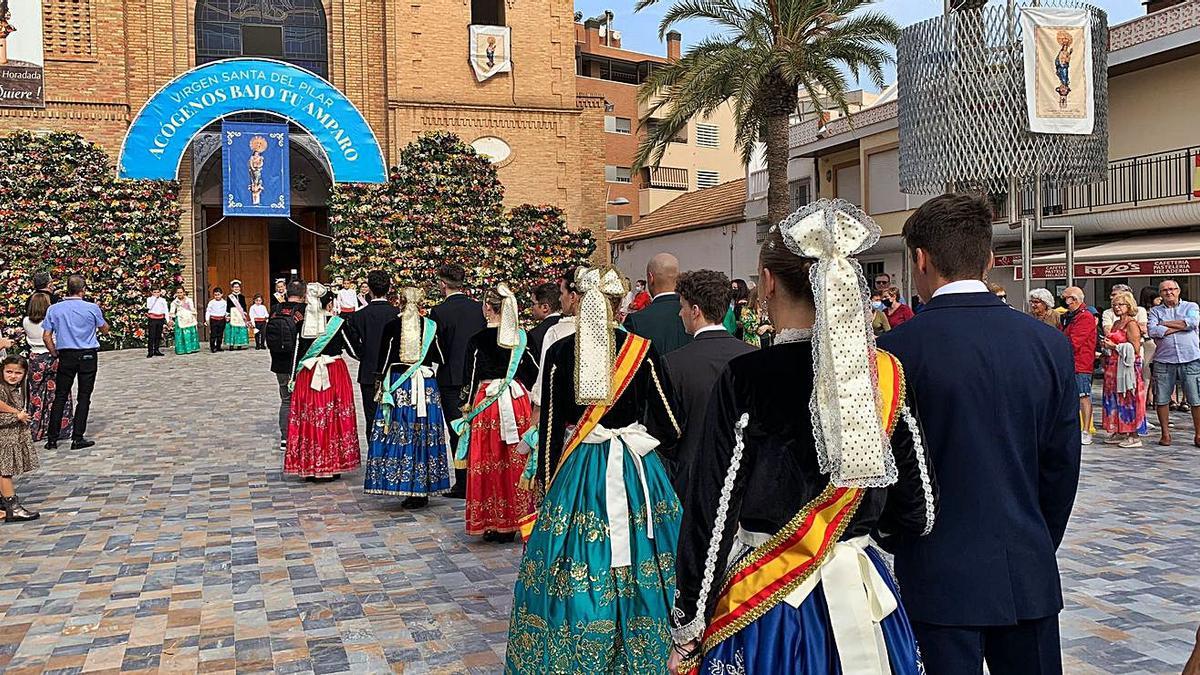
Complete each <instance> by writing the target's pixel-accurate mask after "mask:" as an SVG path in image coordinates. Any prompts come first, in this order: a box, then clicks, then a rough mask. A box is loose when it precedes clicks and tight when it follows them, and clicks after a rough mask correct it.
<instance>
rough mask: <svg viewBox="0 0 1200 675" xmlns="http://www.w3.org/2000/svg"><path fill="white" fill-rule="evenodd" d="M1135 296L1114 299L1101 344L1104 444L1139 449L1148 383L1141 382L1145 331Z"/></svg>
mask: <svg viewBox="0 0 1200 675" xmlns="http://www.w3.org/2000/svg"><path fill="white" fill-rule="evenodd" d="M1137 309H1140V307H1138V305H1137V303H1136V302H1134V300H1133V293H1131V292H1129V291H1118V292H1117V293H1116V294H1115V295H1114V296H1113V299H1112V311H1113V314H1114V315H1115V318H1114V319H1113V324H1112V326H1111V327H1110V328H1109V330H1108V331H1106V332H1105V335H1104V339H1103V340H1102V342H1101V344H1102V345H1103V346H1104V349H1105V359H1104V395H1103V398H1102V399H1101V404H1102V406H1103V409H1104V429H1105V431H1107V432H1108V434H1109V436H1108V440H1106V441H1105V443H1108V444H1110V445H1120V446H1121V447H1122V448H1140V447H1142V440H1141V439H1140V438H1138V433H1139V432H1140V431H1141V430H1142V428H1143V427H1144V425H1145V422H1146V383H1145V381H1143V380H1142V335H1143V333H1142V327H1141V325H1140V324H1139V323H1138V321H1137V313H1136V310H1137Z"/></svg>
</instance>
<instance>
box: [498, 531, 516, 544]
mask: <svg viewBox="0 0 1200 675" xmlns="http://www.w3.org/2000/svg"><path fill="white" fill-rule="evenodd" d="M516 536H517V533H516V532H493V533H492V541H494V542H496V543H497V544H511V543H512V542H513V540H514V539H515V538H516Z"/></svg>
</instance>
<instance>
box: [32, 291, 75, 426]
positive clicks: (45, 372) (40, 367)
mask: <svg viewBox="0 0 1200 675" xmlns="http://www.w3.org/2000/svg"><path fill="white" fill-rule="evenodd" d="M49 310H50V295H49V294H47V293H42V292H37V293H34V294H33V295H32V296H31V297H30V298H29V313H28V314H26V315H25V318H24V319H22V320H21V327H22V328H24V329H25V341H26V342H27V343H28V344H29V375H28V379H27V380H26V381H27V382H28V383H29V397H28V399H27V400H26V409H27V410H28V411H29V431H30V433H31V434H32V436H33V440H34V442H35V443H37V442H41V441H43V440H45V438H46V423H47V422H48V421H49V419H50V408H51V406H53V405H54V396H55V392H56V391H57V389H56V386H55V379H56V378H57V377H58V358H57V357H55V356H54V355H53V354H51V353H50V350H49V349H47V348H46V341H45V339H44V335H43V333H44V330H43V328H42V321H43V320H45V318H46V312H48V311H49ZM63 395H64V396H65V397H66V402H65V403H64V404H63V417H62V427H61V428H60V429H59V437H60V438H61V437H62V436H67V437H69V436H70V435H71V430H72V427H73V426H74V424H75V420H74V418H73V412H72V410H73V409H74V405H72V400H71V399H72V397H71V390H70V389H68V390H67V391H65V392H63Z"/></svg>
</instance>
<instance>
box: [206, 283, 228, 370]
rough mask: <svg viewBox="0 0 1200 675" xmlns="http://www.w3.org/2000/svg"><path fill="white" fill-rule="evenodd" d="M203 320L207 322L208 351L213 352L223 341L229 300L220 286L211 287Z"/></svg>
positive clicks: (219, 348)
mask: <svg viewBox="0 0 1200 675" xmlns="http://www.w3.org/2000/svg"><path fill="white" fill-rule="evenodd" d="M204 320H205V321H207V322H208V351H209V352H211V353H213V354H215V353H217V352H219V351H224V350H223V349H221V343H223V342H224V341H225V322H226V321H228V320H229V302H228V301H227V300H225V293H224V291H222V290H221V287H220V286H217V287H216V288H214V289H213V292H212V300H209V301H208V307H207V308H206V309H205V310H204Z"/></svg>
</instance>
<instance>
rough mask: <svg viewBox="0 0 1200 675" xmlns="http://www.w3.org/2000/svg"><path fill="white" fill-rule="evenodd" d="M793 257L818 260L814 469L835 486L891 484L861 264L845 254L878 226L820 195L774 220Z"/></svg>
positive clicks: (871, 238)
mask: <svg viewBox="0 0 1200 675" xmlns="http://www.w3.org/2000/svg"><path fill="white" fill-rule="evenodd" d="M779 229H780V232H781V234H782V235H783V241H784V243H785V245H786V246H787V247H788V250H789V251H791V252H792V253H793V254H795V255H797V256H800V257H804V258H813V259H815V260H816V261H817V262H816V264H815V265H813V266H812V268H811V270H810V272H809V274H810V278H811V281H812V287H813V297H814V301H815V304H816V310H817V315H816V325H815V326H813V352H814V354H813V394H812V400H811V401H810V408H811V410H812V413H813V437H814V439H815V441H816V447H817V457H818V459H819V461H820V467H821V471H822V472H825V473H828V474H829V476H830V482H831V483H832V484H833V485H836V486H838V487H885V486H887V485H890V484H892V483H894V482H895V481H896V462H895V459H894V458H893V457H892V453H891V442H890V440H889V439H888V437H887V434H885V433H884V431H883V423H882V420H881V417H880V412H879V386H878V377H879V376H878V372H877V366H876V363H875V335H874V331H872V329H871V315H870V313H869V312H868V311H867V307H868V304H867V301H868V299H869V297H870V295H869V293H868V290H867V281H866V278H865V277H864V276H863V272H862V267H861V266H859V264H858V262H857V261H855V260H853V259H852V258H851V257H850V256H852V255H855V254H857V253H861V252H862V251H865V250H866V249H868V248H870V247H871V246H874V245H875V243H876V242H878V241H879V226H878V225H876V224H875V222H874V221H873V220H871V218H870V217H869V216H867V215H866V214H865V213H863V212H862V211H861V210H859V209H858V208H857V207H855V206H853V205H852V204H850V203H848V202H845V201H843V200H840V199H836V200H833V201H830V200H827V199H822V200H819V201H817V202H814V203H812V204H810V205H808V206H806V207H805V208H803V209H801V210H799V211H797V212H796V213H793V214H792V215H791V216H789V217H788V218H787V219H786V220H784V221H783V222H782V223H780V225H779Z"/></svg>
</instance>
